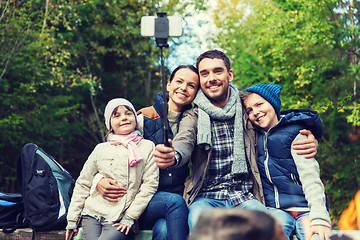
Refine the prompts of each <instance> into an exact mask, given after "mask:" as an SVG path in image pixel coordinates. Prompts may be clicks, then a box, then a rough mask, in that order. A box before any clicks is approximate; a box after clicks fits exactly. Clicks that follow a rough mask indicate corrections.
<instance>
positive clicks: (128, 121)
mask: <svg viewBox="0 0 360 240" xmlns="http://www.w3.org/2000/svg"><path fill="white" fill-rule="evenodd" d="M110 126H111V129H112V130H113V131H114V133H115V134H116V135H127V134H130V133H131V132H133V131H134V129H135V127H136V117H135V115H134V113H133V111H131V110H130V108H129V109H128V108H126V107H125V106H124V105H121V106H119V107H118V108H117V109H116V111H115V112H114V113H113V114H112V116H111V118H110Z"/></svg>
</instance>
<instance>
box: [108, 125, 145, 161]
mask: <svg viewBox="0 0 360 240" xmlns="http://www.w3.org/2000/svg"><path fill="white" fill-rule="evenodd" d="M141 139H142V136H140V135H139V134H138V133H136V132H132V133H130V134H129V135H127V136H126V137H121V136H119V135H115V134H111V135H109V142H110V143H111V144H112V145H120V144H122V145H123V146H124V147H126V148H127V149H128V152H129V165H130V167H132V166H134V165H135V164H136V163H138V162H140V161H142V160H143V159H142V156H141V153H140V151H139V148H138V147H137V144H138V143H139V142H140V140H141Z"/></svg>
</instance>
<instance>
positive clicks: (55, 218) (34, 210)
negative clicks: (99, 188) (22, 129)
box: [17, 143, 75, 231]
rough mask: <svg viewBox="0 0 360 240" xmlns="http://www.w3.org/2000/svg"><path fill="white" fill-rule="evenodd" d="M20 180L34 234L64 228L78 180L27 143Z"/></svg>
mask: <svg viewBox="0 0 360 240" xmlns="http://www.w3.org/2000/svg"><path fill="white" fill-rule="evenodd" d="M17 181H18V185H19V188H20V191H21V195H22V197H23V200H24V217H25V219H26V220H27V221H29V224H30V227H31V228H32V229H33V230H34V231H48V230H61V229H65V227H66V224H67V221H66V215H67V210H68V207H69V205H70V200H71V195H72V191H73V188H74V185H75V180H74V179H73V178H72V177H71V175H70V174H69V173H68V172H67V171H66V170H65V169H64V168H63V167H62V166H61V165H60V164H59V163H57V162H56V161H55V159H54V157H52V156H51V155H49V154H47V153H46V152H44V151H43V150H42V149H41V148H40V147H38V146H37V145H35V144H33V143H28V144H26V145H25V146H24V147H23V148H22V150H21V155H20V158H19V162H18V166H17Z"/></svg>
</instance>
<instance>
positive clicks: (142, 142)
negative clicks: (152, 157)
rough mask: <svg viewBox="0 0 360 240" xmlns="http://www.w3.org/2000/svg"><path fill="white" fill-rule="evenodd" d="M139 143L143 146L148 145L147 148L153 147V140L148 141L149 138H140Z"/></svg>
mask: <svg viewBox="0 0 360 240" xmlns="http://www.w3.org/2000/svg"><path fill="white" fill-rule="evenodd" d="M140 145H141V146H142V147H143V146H144V147H148V148H151V149H153V148H155V144H154V142H153V141H150V140H147V139H145V138H143V139H141V141H140Z"/></svg>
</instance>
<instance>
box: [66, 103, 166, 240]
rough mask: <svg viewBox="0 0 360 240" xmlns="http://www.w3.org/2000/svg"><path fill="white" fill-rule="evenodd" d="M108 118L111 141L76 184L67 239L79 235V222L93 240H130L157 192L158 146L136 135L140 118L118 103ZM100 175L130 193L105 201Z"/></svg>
mask: <svg viewBox="0 0 360 240" xmlns="http://www.w3.org/2000/svg"><path fill="white" fill-rule="evenodd" d="M104 117H105V125H106V127H107V129H108V130H109V132H108V134H107V135H106V138H107V140H108V142H105V143H100V144H98V145H97V146H96V147H95V149H94V150H93V152H92V153H91V154H90V156H89V158H88V160H87V161H86V163H85V165H84V167H83V169H82V171H81V173H80V176H79V178H78V179H77V181H76V185H75V188H74V193H73V196H72V199H71V203H70V206H69V212H68V215H67V220H68V225H67V227H66V229H67V230H66V239H69V236H70V233H71V232H75V234H76V233H77V232H78V229H77V226H76V222H77V221H78V219H79V218H82V227H83V230H84V236H85V239H87V240H92V239H94V240H95V239H104V240H112V239H114V240H115V239H116V240H121V239H126V238H127V235H128V233H129V230H130V228H131V227H132V225H133V223H134V221H135V220H137V219H138V218H139V216H140V215H141V214H142V212H143V211H144V210H145V208H146V206H147V204H148V203H149V201H150V199H151V198H152V196H153V195H154V194H155V192H156V190H157V186H158V183H159V170H158V167H157V166H156V164H155V162H154V160H153V152H154V148H155V145H154V143H153V142H151V141H148V140H144V139H142V136H141V135H140V134H139V133H138V131H135V128H136V126H137V117H136V113H135V109H134V107H133V105H132V104H131V103H130V102H129V101H127V100H126V99H123V98H115V99H113V100H111V101H109V103H108V104H107V106H106V108H105V113H104ZM97 174H99V175H102V176H106V177H110V178H112V179H115V180H116V181H117V183H118V185H119V186H121V187H124V188H126V189H127V192H126V194H125V195H124V196H123V197H119V198H118V199H116V200H117V201H114V202H109V201H107V200H105V199H103V198H102V197H101V195H100V194H99V192H98V191H97V190H96V186H94V185H92V183H93V178H94V176H95V175H97Z"/></svg>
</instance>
